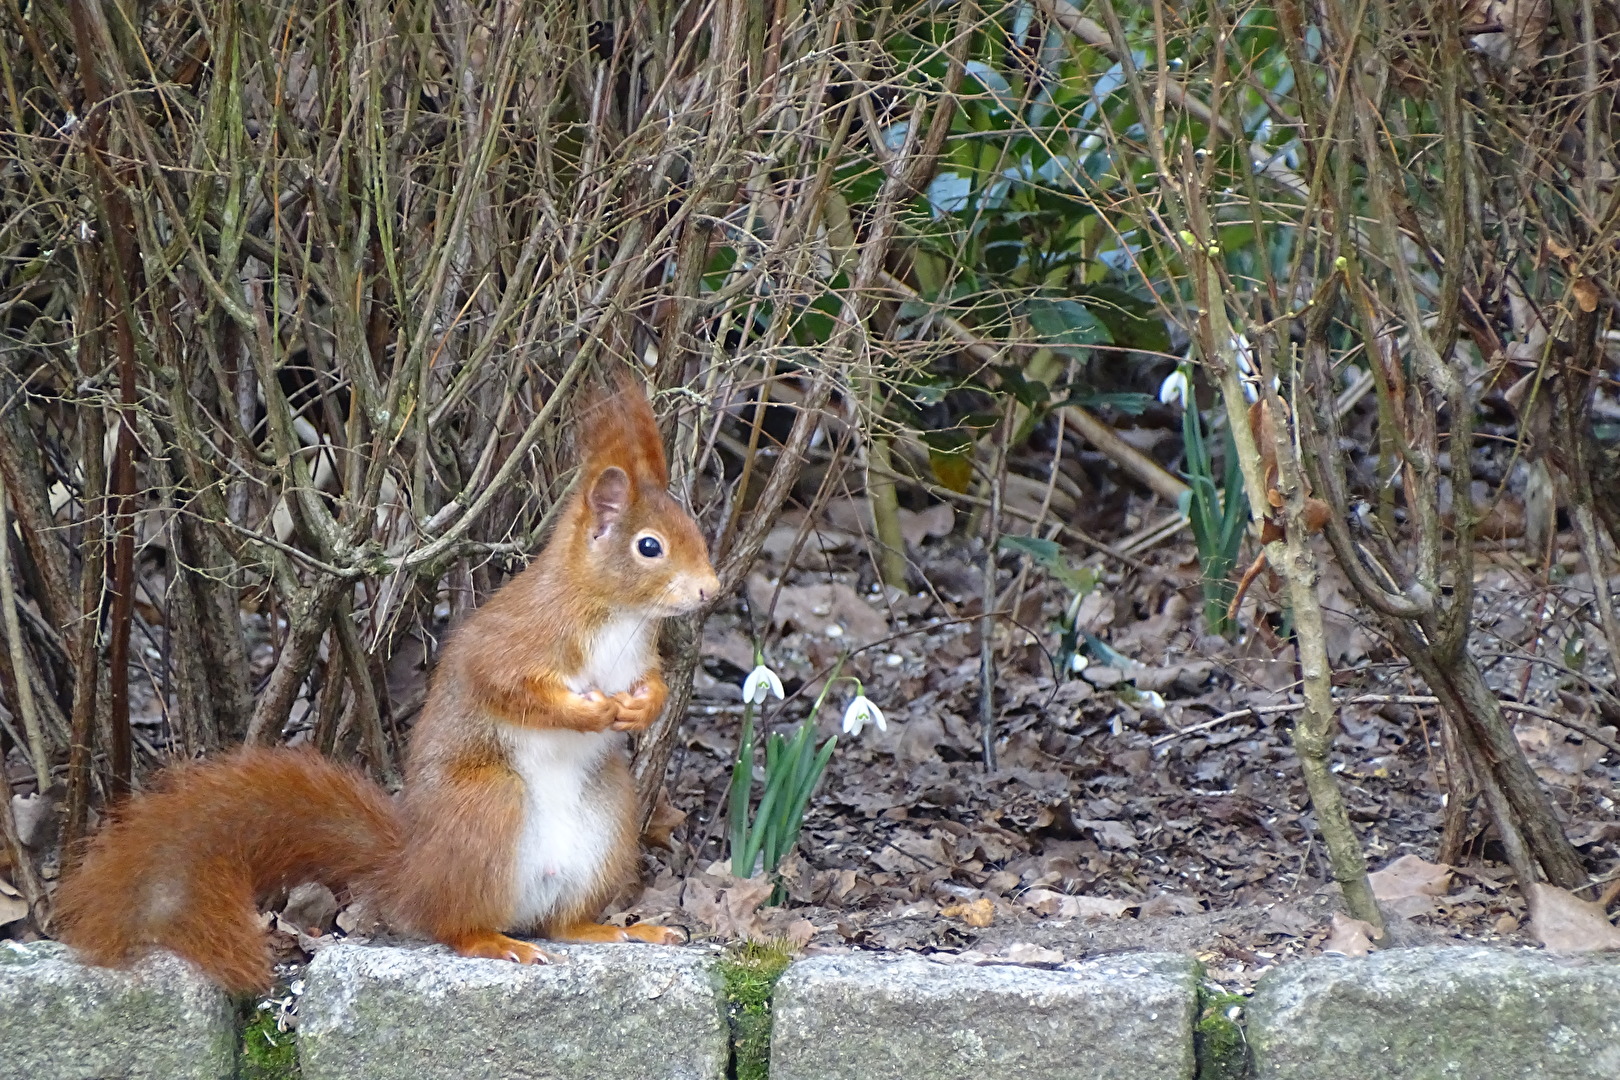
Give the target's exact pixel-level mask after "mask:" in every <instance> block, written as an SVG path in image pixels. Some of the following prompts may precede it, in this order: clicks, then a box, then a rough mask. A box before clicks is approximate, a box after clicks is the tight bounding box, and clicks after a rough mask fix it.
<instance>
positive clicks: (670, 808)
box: [641, 788, 686, 851]
mask: <svg viewBox="0 0 1620 1080" xmlns="http://www.w3.org/2000/svg"><path fill="white" fill-rule="evenodd" d="M684 821H686V811H685V810H677V809H676V808H675V805H674V804H673V803H671V802H670V801H669V792H668V791H667V790H665V789H664V788H659V789H658V803H657V805H656V806H654V807H653V812H652V816H651V817H650V818H648V819H647V827H646V828H644V829H642V830H641V841H642V843H644V844H646V845H647V846H648V847H661V848H665V849H666V850H669V851H674V850H675V840H674V838H673V837H672V836H671V835H670V834H671V833H673V832H674V831H675V830H676V829H678V828H680V827H681V824H682V823H683V822H684Z"/></svg>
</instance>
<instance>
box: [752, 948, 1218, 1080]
mask: <svg viewBox="0 0 1620 1080" xmlns="http://www.w3.org/2000/svg"><path fill="white" fill-rule="evenodd" d="M1197 997H1198V986H1197V965H1196V963H1195V962H1194V961H1193V960H1192V959H1191V958H1190V957H1183V956H1171V955H1166V954H1131V955H1122V956H1112V957H1107V958H1105V959H1099V960H1088V961H1083V962H1079V963H1073V964H1067V965H1064V966H1063V968H1061V969H1057V970H1047V969H1041V968H1031V967H1019V966H1013V965H968V964H939V963H934V962H932V961H930V960H927V959H924V958H922V957H916V956H911V957H878V956H863V955H858V954H852V955H847V956H818V957H811V958H809V959H807V960H802V961H800V962H799V963H796V964H794V965H793V966H792V967H790V968H788V970H787V973H786V974H785V975H783V976H782V980H781V982H779V983H777V985H776V994H775V998H774V1000H773V1004H772V1012H773V1014H774V1016H775V1022H774V1029H773V1032H772V1036H771V1080H987V1078H1008V1080H1011V1078H1014V1077H1016V1078H1017V1080H1190V1078H1191V1077H1192V1075H1193V1069H1194V1059H1193V1040H1192V1025H1193V1019H1194V1013H1195V1012H1196V1009H1197Z"/></svg>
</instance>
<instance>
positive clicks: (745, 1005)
mask: <svg viewBox="0 0 1620 1080" xmlns="http://www.w3.org/2000/svg"><path fill="white" fill-rule="evenodd" d="M792 959H793V953H792V950H791V949H789V948H788V946H787V945H786V944H785V943H782V942H758V941H748V942H744V943H743V944H741V945H738V946H736V947H735V948H733V949H731V950H729V951H728V952H727V953H726V955H725V958H724V959H722V960H721V961H720V977H721V978H722V979H723V980H724V981H725V988H726V1019H727V1020H728V1021H729V1022H730V1024H731V1068H730V1069H729V1070H728V1075H729V1076H731V1077H732V1078H733V1080H766V1078H767V1077H768V1076H769V1075H770V1069H771V991H772V990H774V989H775V988H776V980H777V979H780V978H781V977H782V972H784V971H786V970H787V966H788V964H789V962H791V960H792Z"/></svg>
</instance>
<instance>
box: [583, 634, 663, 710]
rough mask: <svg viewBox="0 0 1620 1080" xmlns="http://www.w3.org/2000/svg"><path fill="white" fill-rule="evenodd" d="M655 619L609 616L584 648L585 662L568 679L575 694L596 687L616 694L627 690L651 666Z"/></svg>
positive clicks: (607, 692) (603, 691)
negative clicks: (610, 617)
mask: <svg viewBox="0 0 1620 1080" xmlns="http://www.w3.org/2000/svg"><path fill="white" fill-rule="evenodd" d="M656 628H657V620H656V619H653V618H651V617H650V616H643V615H635V614H625V615H616V616H614V617H613V618H612V619H609V620H608V621H607V622H606V623H605V624H604V625H603V626H602V629H600V630H598V631H597V632H596V637H595V638H593V639H592V640H591V641H590V643H589V645H587V647H586V649H585V664H584V666H583V667H582V668H581V669H580V671H579V672H578V673H577V674H575V675H574V676H573V677H572V678H570V679H569V680H568V688H569V689H570V690H572V691H574V693H576V694H584V693H587V692H589V691H591V690H598V691H600V692H602V693H604V694H617V693H619V692H621V691H624V690H628V689H630V688H631V687H632V686H634V685H635V684H636V682H637V681H638V680H639V679H640V678H641V677H642V676H643V675H645V674H646V673H647V669H648V668H650V667H652V660H653V657H652V643H653V632H654V630H655V629H656Z"/></svg>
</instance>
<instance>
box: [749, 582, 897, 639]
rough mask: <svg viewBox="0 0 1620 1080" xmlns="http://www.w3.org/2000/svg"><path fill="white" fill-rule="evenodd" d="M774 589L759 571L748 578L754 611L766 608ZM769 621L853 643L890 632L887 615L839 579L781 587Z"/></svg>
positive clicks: (750, 599)
mask: <svg viewBox="0 0 1620 1080" xmlns="http://www.w3.org/2000/svg"><path fill="white" fill-rule="evenodd" d="M775 591H776V587H775V586H774V585H773V584H771V583H770V582H769V581H768V580H766V578H765V577H764V575H762V574H755V575H753V576H752V577H750V578H749V579H748V600H749V603H751V604H753V605H754V610H756V611H761V612H763V611H765V610H766V609H767V606H768V605H769V604H770V602H771V594H772V593H773V592H775ZM771 621H772V622H773V623H774V624H775V625H777V626H793V627H796V628H797V629H799V630H803V631H805V632H806V633H810V634H819V635H826V636H836V637H839V638H843V639H847V640H848V641H849V642H850V643H851V644H852V645H854V644H864V643H866V642H871V641H876V640H877V639H878V638H881V637H883V636H885V635H886V634H888V632H889V620H888V618H887V617H886V616H885V615H884V614H883V613H882V612H880V611H878V610H877V609H876V608H874V607H873V606H872V605H871V604H869V603H867V602H866V600H865V599H863V598H862V597H861V594H860V593H858V592H856V591H855V590H854V589H852V588H850V587H849V586H848V585H846V584H844V583H843V582H841V581H835V582H831V583H828V584H818V585H784V586H782V591H781V593H780V594H779V595H778V596H777V598H776V608H775V610H774V611H773V612H772V613H771ZM835 628H836V629H835Z"/></svg>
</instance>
